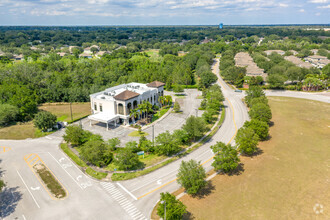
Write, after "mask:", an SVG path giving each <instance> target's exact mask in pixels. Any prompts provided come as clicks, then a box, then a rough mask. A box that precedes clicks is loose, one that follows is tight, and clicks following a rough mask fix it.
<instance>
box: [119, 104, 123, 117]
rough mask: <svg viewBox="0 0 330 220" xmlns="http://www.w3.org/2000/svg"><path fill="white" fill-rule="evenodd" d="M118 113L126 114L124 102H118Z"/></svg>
mask: <svg viewBox="0 0 330 220" xmlns="http://www.w3.org/2000/svg"><path fill="white" fill-rule="evenodd" d="M118 114H120V115H123V114H124V106H123V104H121V103H119V104H118Z"/></svg>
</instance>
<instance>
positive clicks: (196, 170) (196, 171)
mask: <svg viewBox="0 0 330 220" xmlns="http://www.w3.org/2000/svg"><path fill="white" fill-rule="evenodd" d="M205 177H206V173H205V170H204V168H203V167H202V166H201V165H200V163H199V162H196V161H195V160H189V161H187V162H186V161H182V162H181V165H180V168H179V172H178V174H177V178H178V180H177V181H178V183H179V184H181V186H182V187H184V188H185V189H186V191H187V193H188V194H197V193H198V192H199V190H200V189H202V188H203V187H204V186H205V185H206V181H205Z"/></svg>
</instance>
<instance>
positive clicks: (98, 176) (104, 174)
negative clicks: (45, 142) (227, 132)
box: [61, 144, 108, 180]
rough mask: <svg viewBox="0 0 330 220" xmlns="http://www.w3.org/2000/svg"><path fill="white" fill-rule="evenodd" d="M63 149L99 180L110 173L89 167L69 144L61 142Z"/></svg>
mask: <svg viewBox="0 0 330 220" xmlns="http://www.w3.org/2000/svg"><path fill="white" fill-rule="evenodd" d="M61 149H62V150H63V152H64V153H65V154H66V155H68V157H70V158H71V160H73V162H75V163H76V164H77V165H78V166H80V167H81V168H83V169H84V170H85V172H86V173H87V174H88V175H89V176H91V177H93V178H95V179H98V180H101V179H103V178H105V177H106V176H107V175H108V174H107V173H103V172H98V171H95V170H93V169H92V168H91V167H89V166H88V165H87V164H86V163H85V161H83V160H82V159H80V158H79V157H78V156H77V155H76V154H75V153H74V152H73V151H72V150H71V149H70V148H69V147H68V145H67V144H61Z"/></svg>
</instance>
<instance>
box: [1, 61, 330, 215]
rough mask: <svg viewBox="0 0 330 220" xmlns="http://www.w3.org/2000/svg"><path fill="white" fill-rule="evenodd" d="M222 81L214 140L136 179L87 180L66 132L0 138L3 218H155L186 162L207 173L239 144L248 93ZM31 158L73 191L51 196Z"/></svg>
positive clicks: (324, 98)
mask: <svg viewBox="0 0 330 220" xmlns="http://www.w3.org/2000/svg"><path fill="white" fill-rule="evenodd" d="M218 64H219V63H218V61H217V62H216V63H215V64H214V65H213V71H214V73H216V74H219V68H218ZM218 83H219V84H220V85H221V86H222V90H223V94H224V96H225V97H226V101H225V102H224V104H225V108H226V117H225V120H224V123H223V125H222V127H221V128H220V129H219V130H218V131H217V132H216V134H215V135H214V136H213V138H212V139H211V140H210V141H209V142H208V143H206V144H204V145H203V146H201V147H200V148H198V149H197V150H195V151H194V152H192V153H191V154H189V155H187V156H186V157H184V158H181V159H180V160H177V161H175V162H173V163H170V164H169V165H167V166H165V167H163V168H160V169H158V170H156V171H154V172H152V173H150V174H147V175H145V176H142V177H139V178H136V179H133V180H128V181H122V182H118V183H117V182H99V181H95V180H93V179H91V178H90V177H88V176H85V175H84V173H83V172H82V171H81V170H80V169H79V168H77V167H76V166H75V165H74V164H73V163H72V162H71V161H70V160H69V159H68V158H67V157H66V155H64V153H63V152H62V151H61V150H60V149H59V147H58V145H59V143H60V142H61V140H62V134H63V131H60V132H57V133H54V134H52V135H50V136H47V137H44V138H39V139H34V140H22V141H11V140H0V167H1V168H0V169H1V170H0V174H1V175H2V177H1V178H2V179H3V180H5V182H6V183H7V187H6V189H5V190H4V193H1V195H0V196H1V198H0V201H1V203H0V207H1V212H0V216H1V218H2V219H24V220H25V219H149V218H150V215H151V211H152V209H153V207H154V205H155V203H156V202H157V201H158V200H159V198H160V192H166V191H167V192H173V191H175V190H177V189H178V188H179V185H178V184H177V183H176V174H177V171H178V169H179V166H180V163H181V161H182V160H190V159H195V160H198V161H201V163H202V164H203V166H204V168H205V169H206V170H207V171H209V170H211V169H212V167H211V162H212V156H213V153H212V151H211V150H210V146H211V145H213V144H215V143H216V142H217V141H222V142H225V143H229V142H230V143H234V136H235V134H236V131H237V129H238V128H240V127H241V126H242V125H243V123H244V122H245V121H246V120H248V114H247V109H246V107H245V105H244V104H243V102H242V98H243V96H244V93H235V92H234V91H233V90H232V89H231V88H230V87H228V86H227V85H226V84H225V83H224V82H223V81H222V79H219V81H218ZM266 94H267V95H281V96H290V97H291V96H293V97H297V96H299V98H309V99H313V100H318V101H325V102H329V96H328V95H327V94H328V93H325V94H313V95H310V94H309V93H306V94H305V93H299V92H280V93H278V92H272V91H267V92H266ZM192 111H193V110H192ZM0 138H1V137H0ZM30 154H36V155H38V156H39V157H40V158H41V159H42V161H43V162H44V163H45V164H46V165H47V167H49V169H50V170H51V171H52V172H53V173H54V175H55V176H56V177H57V178H58V180H59V181H60V182H61V183H62V185H63V186H64V187H65V189H66V190H67V192H68V196H67V197H66V198H65V199H63V200H54V199H53V198H52V197H51V196H50V195H49V194H48V192H47V190H46V189H45V188H44V186H43V185H42V183H41V182H40V181H39V180H38V179H37V177H36V176H35V174H34V173H33V172H32V170H31V169H30V167H29V166H28V164H27V162H26V161H25V160H24V159H23V158H24V156H26V155H30ZM33 156H35V155H33ZM1 218H0V219H1Z"/></svg>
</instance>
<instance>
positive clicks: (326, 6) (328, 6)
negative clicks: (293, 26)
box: [317, 5, 330, 9]
mask: <svg viewBox="0 0 330 220" xmlns="http://www.w3.org/2000/svg"><path fill="white" fill-rule="evenodd" d="M317 8H322V9H325V8H330V5H325V6H318V7H317Z"/></svg>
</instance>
